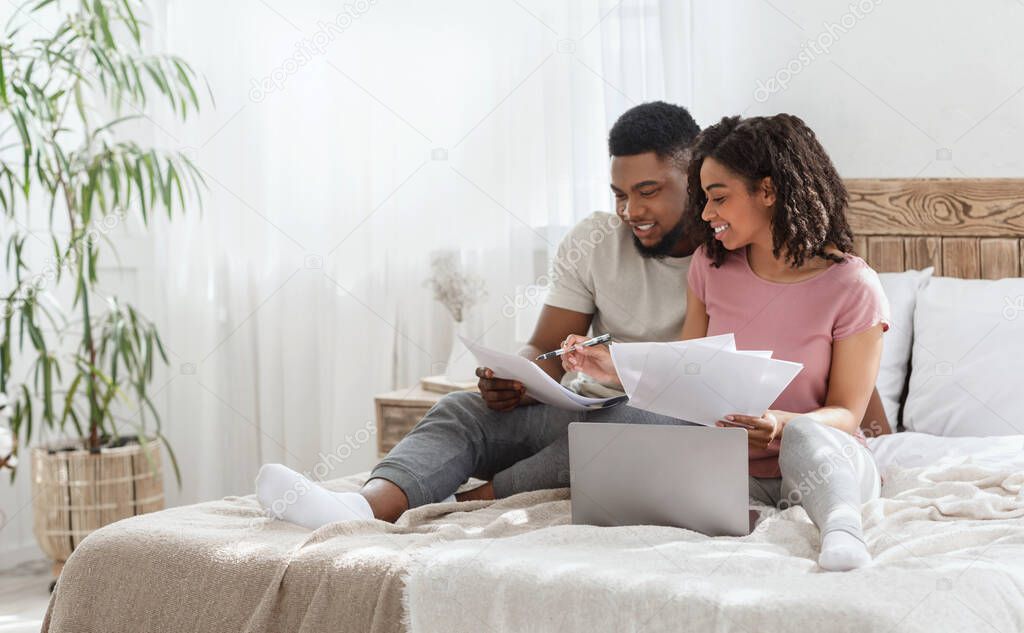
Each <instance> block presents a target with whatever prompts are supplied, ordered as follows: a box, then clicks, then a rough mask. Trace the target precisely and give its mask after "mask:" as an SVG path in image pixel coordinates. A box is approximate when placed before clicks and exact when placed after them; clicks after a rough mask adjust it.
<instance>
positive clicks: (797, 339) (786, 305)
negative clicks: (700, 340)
mask: <svg viewBox="0 0 1024 633" xmlns="http://www.w3.org/2000/svg"><path fill="white" fill-rule="evenodd" d="M688 279H689V286H690V288H691V289H692V290H693V292H694V294H696V295H697V297H699V298H700V300H701V301H703V302H704V305H705V306H706V308H707V315H708V333H707V335H708V336H715V335H717V334H727V333H729V332H732V333H734V334H735V335H736V348H737V349H741V350H743V349H746V350H772V351H773V352H774V354H773V356H772V357H773V358H778V359H780V360H789V361H795V362H798V363H803V366H804V368H803V370H801V371H800V373H799V374H797V376H796V378H794V379H793V382H791V383H790V384H789V386H788V387H786V389H785V391H783V392H782V394H781V395H780V396H779V397H778V399H776V400H775V402H774V403H773V404H772V405H771V407H770V408H772V409H779V410H782V411H790V412H794V413H807V412H809V411H813V410H815V409H819V408H821V407H823V406H825V398H826V396H827V395H828V376H829V369H830V368H831V366H832V343H833V341H838V340H840V339H844V338H846V337H848V336H853V335H854V334H859V333H860V332H863V331H864V330H867V329H868V328H871V327H874V326H876V325H878V324H879V323H881V324H882V328H883V331H885V330H888V329H889V302H888V300H887V299H886V298H885V293H884V292H883V291H882V285H881V283H880V282H879V280H878V275H877V274H876V273H875V271H874V270H872V269H871V267H870V266H868V265H867V263H865V261H864V260H863V259H861V258H860V257H857V256H855V255H847V257H846V261H844V262H842V263H835V264H832V265H831V266H829V267H828V268H826V269H825V270H823V271H822V272H821V273H819V274H818V275H816V276H814V277H812V278H810V279H805V280H804V281H798V282H795V283H776V282H773V281H767V280H765V279H761V278H760V277H758V276H757V275H756V274H755V273H754V271H753V270H751V268H750V264H749V262H748V261H747V249H746V248H742V249H738V250H735V251H730V252H729V253H727V254H726V257H725V259H724V260H723V261H722V265H721V266H720V267H719V268H715V267H713V266H712V265H711V260H710V259H709V258H708V256H707V254H706V252H705V250H704V247H703V246H702V247H700V248H699V249H698V250H697V252H696V253H694V255H693V259H692V261H691V262H690V271H689V277H688ZM856 436H857V439H858V440H860V441H861V442H862V443H863V442H864V435H863V433H861V431H860V429H858V430H857V433H856ZM779 444H780V442H779V440H775V441H774V442H772V443H771V444H770V445H769V446H768V448H767V449H765V450H759V451H756V450H752V451H751V452H750V474H751V475H752V476H754V477H779V476H781V475H780V470H779Z"/></svg>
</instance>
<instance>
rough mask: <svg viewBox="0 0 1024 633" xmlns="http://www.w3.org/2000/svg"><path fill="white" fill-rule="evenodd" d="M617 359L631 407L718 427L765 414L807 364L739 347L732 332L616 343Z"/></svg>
mask: <svg viewBox="0 0 1024 633" xmlns="http://www.w3.org/2000/svg"><path fill="white" fill-rule="evenodd" d="M611 354H612V361H613V362H614V363H615V369H616V371H617V372H618V374H619V379H620V380H621V381H622V386H623V388H624V390H625V392H626V394H627V395H628V396H629V400H630V402H629V403H630V405H632V406H634V407H637V408H640V409H645V410H647V411H653V412H654V413H660V414H662V415H667V416H671V417H674V418H678V419H681V420H688V421H690V422H696V423H698V424H705V425H709V426H710V425H712V424H714V423H715V422H717V421H718V420H721V419H722V418H723V417H724V416H726V415H729V414H731V413H739V414H743V415H761V414H763V413H764V412H765V411H766V410H767V409H768V408H769V407H770V406H771V404H772V403H773V402H775V400H776V398H778V397H779V394H781V393H782V391H783V390H784V389H785V388H786V386H787V385H789V383H790V382H791V381H792V380H793V378H795V377H796V375H797V374H798V373H800V370H801V369H803V365H801V364H800V363H793V362H789V361H784V360H775V359H773V358H772V357H771V356H772V353H771V352H770V351H739V350H737V349H736V339H735V337H734V336H733V335H732V334H723V335H720V336H709V337H707V338H701V339H692V340H689V341H677V342H673V343H616V344H613V345H612V346H611Z"/></svg>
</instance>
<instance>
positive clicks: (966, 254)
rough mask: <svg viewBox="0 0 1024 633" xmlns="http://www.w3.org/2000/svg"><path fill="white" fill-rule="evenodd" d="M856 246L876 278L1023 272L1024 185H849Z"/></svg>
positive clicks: (946, 181) (923, 181) (942, 181)
mask: <svg viewBox="0 0 1024 633" xmlns="http://www.w3.org/2000/svg"><path fill="white" fill-rule="evenodd" d="M846 187H847V189H848V190H849V192H850V208H849V212H848V217H849V220H850V224H851V226H852V228H853V232H854V234H855V235H856V238H855V241H854V248H855V250H856V251H857V254H858V255H860V256H861V257H863V258H864V259H865V260H867V262H868V263H869V264H870V265H871V267H872V268H874V269H875V270H876V271H878V272H880V273H881V272H902V271H904V270H911V269H922V268H927V267H928V266H934V267H935V274H936V275H942V276H944V277H960V278H962V279H1000V278H1003V277H1020V276H1021V273H1022V272H1024V179H1009V178H1005V179H1004V178H999V179H996V178H991V179H988V178H986V179H970V178H962V179H961V178H918V179H880V180H876V179H848V180H846Z"/></svg>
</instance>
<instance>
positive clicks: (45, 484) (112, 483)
mask: <svg viewBox="0 0 1024 633" xmlns="http://www.w3.org/2000/svg"><path fill="white" fill-rule="evenodd" d="M160 449H161V444H160V442H158V441H156V440H151V441H149V442H147V447H146V449H143V448H142V446H140V445H139V444H128V445H126V446H119V447H116V448H102V449H100V451H99V452H98V453H90V452H89V451H87V450H84V449H81V448H76V447H72V448H67V447H65V448H58V449H54V448H49V449H47V448H34V449H32V497H33V502H32V511H33V515H34V523H33V532H34V534H35V536H36V540H37V541H38V542H39V546H40V548H42V550H43V552H44V553H45V554H46V555H47V556H48V557H49V558H50V559H51V560H53V561H54V562H55V563H57V564H58V565H59V564H61V563H63V562H64V561H66V560H67V559H68V557H69V556H71V552H72V551H74V549H75V548H76V547H77V546H78V544H79V543H81V542H82V539H84V538H85V537H86V536H88V535H89V534H90V533H91V532H93V531H94V530H98V529H99V528H101V527H103V526H104V525H108V524H110V523H113V522H114V521H119V520H121V519H124V518H127V517H130V516H134V515H136V514H143V513H145V512H153V511H156V510H162V509H163V508H164V484H163V469H162V467H161V461H160ZM144 451H145V452H144ZM146 452H148V453H149V459H147V458H146V454H145V453H146Z"/></svg>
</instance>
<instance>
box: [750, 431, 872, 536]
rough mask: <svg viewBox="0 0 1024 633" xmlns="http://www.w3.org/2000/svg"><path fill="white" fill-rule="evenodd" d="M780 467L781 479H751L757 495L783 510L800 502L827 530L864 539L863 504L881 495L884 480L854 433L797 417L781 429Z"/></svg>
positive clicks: (821, 526)
mask: <svg viewBox="0 0 1024 633" xmlns="http://www.w3.org/2000/svg"><path fill="white" fill-rule="evenodd" d="M779 467H780V468H781V470H782V477H781V478H776V479H757V478H754V477H751V478H750V496H751V497H752V498H754V499H756V500H757V501H760V502H761V503H764V504H766V505H773V506H776V507H778V508H780V509H785V508H787V507H789V506H791V505H797V504H800V505H802V506H803V507H804V510H806V511H807V515H808V516H809V517H811V521H814V524H815V525H817V526H818V529H819V530H820V531H821V532H822V533H825V532H831V531H833V530H843V531H845V532H849V533H850V534H853V535H854V536H856V537H858V538H860V537H861V505H862V504H863V503H864V502H866V501H869V500H871V499H874V498H876V497H878V495H879V492H880V490H881V479H880V478H879V476H878V468H877V467H876V466H875V460H874V458H873V457H872V456H871V452H870V451H869V450H868V449H866V448H865V447H864V446H862V445H861V444H859V443H858V442H857V440H855V439H854V438H853V436H852V435H850V434H849V433H844V432H842V431H840V430H838V429H834V428H832V427H829V426H825V425H824V424H822V423H820V422H818V421H817V420H815V419H814V418H813V417H811V416H809V415H802V416H800V417H798V418H794V419H792V420H790V422H789V424H787V425H786V428H785V430H784V431H783V432H782V447H781V450H780V453H779Z"/></svg>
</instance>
